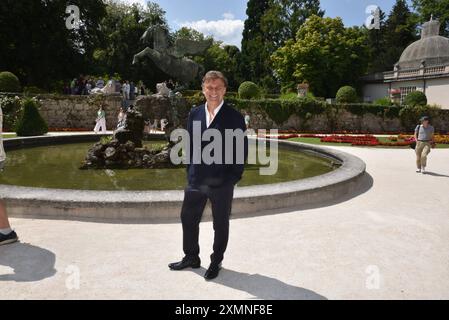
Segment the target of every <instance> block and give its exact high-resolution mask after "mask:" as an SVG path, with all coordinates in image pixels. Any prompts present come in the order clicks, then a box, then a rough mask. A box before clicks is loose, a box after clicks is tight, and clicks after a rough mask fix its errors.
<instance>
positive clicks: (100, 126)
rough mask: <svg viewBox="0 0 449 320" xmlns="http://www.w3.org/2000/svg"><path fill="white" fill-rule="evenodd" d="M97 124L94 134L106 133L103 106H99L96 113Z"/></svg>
mask: <svg viewBox="0 0 449 320" xmlns="http://www.w3.org/2000/svg"><path fill="white" fill-rule="evenodd" d="M95 121H96V122H97V124H96V125H95V128H94V132H95V133H98V131H99V130H101V133H106V113H105V112H104V109H103V106H100V109H98V112H97V119H96V120H95Z"/></svg>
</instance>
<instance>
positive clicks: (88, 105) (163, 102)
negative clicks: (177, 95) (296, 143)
mask: <svg viewBox="0 0 449 320" xmlns="http://www.w3.org/2000/svg"><path fill="white" fill-rule="evenodd" d="M38 98H39V100H40V101H41V104H42V106H41V108H40V112H41V114H42V116H43V117H44V119H45V120H46V121H47V122H48V126H49V127H50V128H79V129H88V130H92V129H93V127H94V125H95V118H96V112H97V110H98V106H97V105H96V104H95V101H94V98H93V97H92V96H39V97H38ZM103 99H104V100H103V102H104V105H105V111H106V124H107V127H108V129H109V130H112V129H115V127H116V125H117V115H118V109H119V108H120V105H121V97H120V96H118V95H116V96H104V97H103ZM170 103H171V102H170V99H168V98H165V97H160V96H145V97H140V98H138V100H137V101H136V106H137V107H138V108H139V109H141V111H142V113H143V115H144V118H145V119H147V118H150V119H151V120H152V121H154V118H156V119H161V118H163V117H164V114H166V115H167V119H169V120H170V122H171V123H172V124H173V121H172V118H173V111H174V110H175V111H176V112H177V115H176V116H177V118H179V124H181V125H184V123H185V121H186V115H187V113H188V109H189V106H188V104H187V102H186V101H185V100H184V99H178V100H177V101H176V105H175V106H171V104H170ZM241 111H242V112H247V113H248V114H249V115H250V117H251V125H252V128H254V129H271V128H278V129H281V130H299V131H303V132H333V131H339V132H341V131H350V132H370V133H388V132H409V131H410V130H413V128H410V127H409V128H405V127H404V126H403V125H402V123H401V120H400V119H399V118H388V117H382V116H378V115H375V114H372V113H365V114H363V115H356V114H353V113H351V112H349V111H347V110H340V111H339V113H338V115H335V117H334V119H329V117H328V116H327V115H325V114H312V115H310V117H309V118H308V119H303V118H300V117H299V116H298V115H292V116H290V118H289V119H288V120H287V121H285V122H284V123H276V122H275V121H273V120H272V119H270V117H269V116H268V115H267V114H266V112H264V111H263V110H262V109H260V108H253V107H251V108H247V109H245V108H243V109H242V110H241ZM417 122H418V119H417ZM433 124H434V126H435V128H436V130H437V131H438V132H443V133H446V132H448V131H449V110H439V111H438V117H435V118H434V119H433Z"/></svg>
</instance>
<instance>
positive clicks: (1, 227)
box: [0, 107, 19, 246]
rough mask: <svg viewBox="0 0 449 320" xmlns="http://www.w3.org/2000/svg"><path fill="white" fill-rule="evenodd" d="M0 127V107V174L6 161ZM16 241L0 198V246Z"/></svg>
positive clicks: (0, 119)
mask: <svg viewBox="0 0 449 320" xmlns="http://www.w3.org/2000/svg"><path fill="white" fill-rule="evenodd" d="M2 127H3V111H2V108H1V107H0V174H2V171H3V168H4V165H5V160H6V153H5V149H4V148H3V139H2V130H3V128H2ZM17 240H19V238H18V237H17V234H16V232H15V231H14V230H12V229H11V225H10V224H9V220H8V216H7V214H6V206H5V203H4V202H3V199H1V198H0V246H1V245H4V244H9V243H13V242H16V241H17Z"/></svg>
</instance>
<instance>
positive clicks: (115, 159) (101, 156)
mask: <svg viewBox="0 0 449 320" xmlns="http://www.w3.org/2000/svg"><path fill="white" fill-rule="evenodd" d="M143 129H144V120H143V117H142V114H141V113H140V112H139V111H136V110H129V111H127V113H126V120H125V125H124V126H123V127H122V128H119V129H117V130H116V131H115V132H114V135H113V137H112V139H108V138H103V141H100V142H97V143H95V144H94V145H93V146H92V147H91V148H90V149H89V150H88V152H87V155H86V158H85V160H84V162H83V163H82V165H81V167H80V169H132V168H135V169H142V168H169V167H173V164H172V163H171V161H170V145H169V144H168V143H167V144H166V145H165V146H160V147H158V148H155V149H148V148H146V147H143V146H142V137H143ZM104 140H106V141H104Z"/></svg>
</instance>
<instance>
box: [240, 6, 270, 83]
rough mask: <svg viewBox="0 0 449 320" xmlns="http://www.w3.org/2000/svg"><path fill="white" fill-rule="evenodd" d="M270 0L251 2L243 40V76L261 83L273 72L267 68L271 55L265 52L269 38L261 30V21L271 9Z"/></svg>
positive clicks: (248, 7) (247, 12)
mask: <svg viewBox="0 0 449 320" xmlns="http://www.w3.org/2000/svg"><path fill="white" fill-rule="evenodd" d="M269 2H270V0H249V1H248V5H247V9H246V15H247V16H248V18H247V19H246V21H245V27H244V29H243V39H242V59H241V66H240V68H241V74H242V76H244V77H245V80H251V81H254V82H260V79H263V78H264V77H267V76H268V77H269V76H270V75H271V74H272V72H271V70H270V68H269V67H268V66H267V62H268V61H269V58H270V53H269V52H268V51H266V50H265V44H266V43H267V37H266V35H265V34H264V33H263V31H262V28H261V21H262V18H263V16H264V14H265V13H266V11H267V10H268V9H269Z"/></svg>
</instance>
